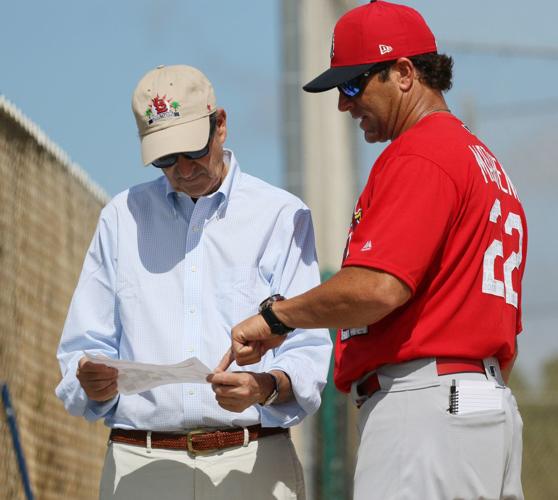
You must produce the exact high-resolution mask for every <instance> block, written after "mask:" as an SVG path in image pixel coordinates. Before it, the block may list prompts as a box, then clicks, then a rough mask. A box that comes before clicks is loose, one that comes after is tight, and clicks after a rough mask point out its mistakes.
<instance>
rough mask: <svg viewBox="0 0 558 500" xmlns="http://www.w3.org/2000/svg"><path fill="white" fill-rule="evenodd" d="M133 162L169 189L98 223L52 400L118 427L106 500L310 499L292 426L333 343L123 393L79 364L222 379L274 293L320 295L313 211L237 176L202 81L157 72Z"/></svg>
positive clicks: (218, 112) (300, 336)
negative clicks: (175, 367) (243, 323)
mask: <svg viewBox="0 0 558 500" xmlns="http://www.w3.org/2000/svg"><path fill="white" fill-rule="evenodd" d="M133 110H134V113H135V117H136V121H137V125H138V130H139V135H140V138H141V146H142V156H143V161H144V163H145V164H146V165H149V164H152V165H153V166H154V167H156V168H159V169H161V171H162V173H163V175H162V176H161V177H159V178H158V179H156V180H155V181H152V182H148V183H145V184H142V185H139V186H134V187H132V188H131V189H129V190H127V191H125V192H123V193H121V194H119V195H117V196H116V197H115V198H114V199H113V200H112V201H111V202H110V203H109V204H108V205H107V206H106V207H105V208H104V209H103V211H102V213H101V216H100V219H99V224H98V227H97V231H96V233H95V235H94V237H93V241H92V243H91V246H90V248H89V251H88V253H87V256H86V258H85V263H84V265H83V271H82V274H81V277H80V280H79V283H78V286H77V289H76V291H75V294H74V297H73V300H72V303H71V306H70V310H69V313H68V318H67V321H66V324H65V327H64V332H63V334H62V339H61V342H60V347H59V350H58V357H59V360H60V365H61V369H62V375H63V379H62V381H61V382H60V385H59V386H58V388H57V391H56V392H57V395H58V396H59V397H60V399H62V400H63V401H64V404H65V406H66V408H67V409H68V411H69V412H70V413H71V414H72V415H79V416H84V417H85V418H87V419H88V420H96V419H99V418H104V420H105V423H106V425H108V426H109V427H111V429H112V431H111V434H110V443H109V447H108V451H107V456H106V460H105V466H104V470H103V476H102V480H101V498H103V499H113V498H118V499H124V498H126V499H135V500H136V499H149V500H153V499H158V500H163V499H173V500H174V499H178V498H184V499H211V500H216V499H227V500H230V499H242V500H245V499H247V498H262V499H263V498H277V499H292V498H299V499H300V498H304V483H303V478H302V473H301V467H300V464H299V461H298V459H297V457H296V454H295V451H294V448H293V446H292V443H291V441H290V437H289V432H288V428H289V427H291V426H293V425H295V424H297V423H299V422H300V421H301V420H302V419H303V418H304V417H305V416H307V415H309V414H311V413H314V412H315V411H316V410H317V408H318V406H319V404H320V392H321V390H322V388H323V386H324V384H325V382H326V375H327V369H328V364H329V356H330V351H331V342H330V339H329V334H328V332H327V331H326V330H323V329H322V330H312V331H307V330H304V329H298V330H296V331H294V332H292V334H291V335H289V338H288V339H287V340H286V341H285V343H284V344H282V346H281V347H280V348H278V349H276V350H275V351H274V352H269V353H267V354H266V355H265V357H263V358H262V360H261V361H260V362H258V363H257V364H254V365H253V366H250V367H246V368H244V369H242V370H240V369H239V368H236V369H235V370H236V371H235V372H234V373H233V372H227V373H221V374H219V378H218V380H214V381H213V384H212V386H210V385H209V384H207V383H204V384H170V385H163V386H159V387H156V388H154V389H152V390H149V391H145V392H141V393H139V394H133V395H124V394H120V393H119V390H118V372H117V370H116V369H114V368H110V367H108V366H106V365H103V364H102V363H98V362H92V361H91V360H88V359H87V358H86V357H85V356H84V352H86V353H87V354H103V355H105V356H108V357H110V358H115V359H122V360H131V361H139V362H147V363H157V364H170V363H177V362H179V361H182V360H183V359H185V358H189V357H193V356H196V357H197V358H198V359H200V360H201V361H202V362H203V363H205V364H206V365H207V366H209V367H215V366H216V365H217V363H218V361H219V360H220V359H221V357H222V356H223V353H224V352H225V351H226V350H227V348H228V345H229V344H230V332H231V328H232V326H233V325H234V324H235V323H237V322H238V321H240V320H241V319H242V318H245V317H246V316H247V315H249V314H253V313H255V312H256V311H257V310H258V304H259V303H260V302H261V301H262V299H264V298H265V297H266V296H268V295H279V294H283V295H289V296H292V295H296V294H299V293H302V292H304V291H305V290H307V289H309V288H311V287H312V286H315V285H316V284H318V283H319V272H318V266H317V262H316V254H315V247H314V235H313V229H312V222H311V217H310V212H309V210H308V208H307V207H306V206H305V205H304V204H303V203H302V202H301V201H300V200H298V199H297V198H295V197H294V196H292V195H290V194H289V193H286V192H285V191H282V190H280V189H277V188H275V187H272V186H270V185H269V184H266V183H265V182H263V181H261V180H258V179H256V178H254V177H252V176H250V175H247V174H244V173H242V172H241V171H240V168H239V165H238V163H237V160H236V158H235V156H234V155H233V153H232V151H230V150H227V149H224V143H225V139H226V136H227V115H226V113H225V111H224V110H223V109H221V108H217V107H216V102H215V96H214V92H213V88H212V85H211V83H210V82H209V81H208V79H207V78H206V77H205V76H204V75H203V74H202V73H201V72H200V71H198V70H197V69H195V68H192V67H189V66H169V67H164V66H161V67H158V68H157V69H154V70H152V71H150V72H149V73H147V74H146V75H145V76H144V77H143V78H142V79H141V81H140V82H139V84H138V86H137V88H136V90H135V92H134V96H133Z"/></svg>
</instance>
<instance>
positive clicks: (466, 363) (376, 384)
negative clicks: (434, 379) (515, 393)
mask: <svg viewBox="0 0 558 500" xmlns="http://www.w3.org/2000/svg"><path fill="white" fill-rule="evenodd" d="M436 370H437V372H438V375H450V374H452V373H465V372H473V373H484V363H483V362H482V360H480V359H466V358H436ZM380 389H381V387H380V379H379V378H378V374H377V373H376V372H374V373H372V374H371V375H370V376H369V377H368V378H367V379H366V380H364V381H363V382H361V383H360V384H358V385H357V389H356V390H357V394H358V395H359V396H360V397H362V398H363V400H362V401H361V402H360V404H357V407H359V408H360V406H361V405H362V403H363V402H364V400H365V399H366V398H369V397H370V396H372V394H374V393H375V392H378V391H379V390H380Z"/></svg>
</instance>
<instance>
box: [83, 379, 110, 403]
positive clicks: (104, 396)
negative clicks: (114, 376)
mask: <svg viewBox="0 0 558 500" xmlns="http://www.w3.org/2000/svg"><path fill="white" fill-rule="evenodd" d="M85 392H86V394H87V396H88V397H89V398H90V399H92V400H94V401H108V400H109V399H112V398H113V397H114V396H116V395H117V394H118V386H117V384H116V382H112V383H111V384H109V385H108V386H107V387H105V388H104V389H103V390H99V391H89V392H88V391H85Z"/></svg>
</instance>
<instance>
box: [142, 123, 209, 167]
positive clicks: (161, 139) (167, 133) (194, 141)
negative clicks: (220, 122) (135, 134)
mask: <svg viewBox="0 0 558 500" xmlns="http://www.w3.org/2000/svg"><path fill="white" fill-rule="evenodd" d="M208 139H209V116H204V117H203V118H200V119H199V120H195V121H191V122H187V123H181V124H179V125H174V126H173V127H167V128H164V129H162V130H157V131H155V132H152V133H150V134H147V135H145V136H143V137H142V138H141V157H142V160H143V163H144V165H149V164H150V163H152V162H153V161H154V160H156V159H157V158H161V157H162V156H166V155H170V154H173V153H180V152H182V151H199V150H200V149H203V148H204V147H205V146H206V145H207V141H208Z"/></svg>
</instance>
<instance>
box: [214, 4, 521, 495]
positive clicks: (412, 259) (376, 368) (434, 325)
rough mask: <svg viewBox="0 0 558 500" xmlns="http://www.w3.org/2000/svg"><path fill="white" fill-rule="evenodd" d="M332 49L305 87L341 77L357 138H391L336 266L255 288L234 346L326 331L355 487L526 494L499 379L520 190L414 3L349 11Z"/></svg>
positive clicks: (517, 310)
mask: <svg viewBox="0 0 558 500" xmlns="http://www.w3.org/2000/svg"><path fill="white" fill-rule="evenodd" d="M331 57H332V59H331V67H330V69H329V70H327V71H325V72H324V73H323V74H321V75H320V76H318V77H317V78H316V79H314V80H313V81H311V82H310V83H308V84H307V85H306V86H305V87H304V89H305V90H306V91H308V92H322V91H326V90H330V89H334V88H337V89H338V90H339V104H338V107H339V110H340V111H347V112H349V113H350V114H351V116H352V118H354V119H355V120H359V122H360V127H361V128H362V130H363V131H364V136H365V139H366V141H367V142H370V143H374V142H385V141H391V144H389V146H387V147H386V149H385V150H384V152H383V153H382V155H381V156H380V157H379V158H378V160H377V161H376V163H375V164H374V166H373V168H372V171H371V173H370V177H369V179H368V183H367V185H366V187H365V189H364V191H363V192H362V194H361V196H360V198H359V200H358V203H357V205H356V208H355V212H354V216H353V220H352V224H351V228H350V231H349V237H348V240H347V245H346V249H345V253H344V257H343V265H342V269H341V271H339V272H338V273H337V274H336V275H334V276H333V277H332V278H331V279H330V280H329V281H327V282H326V283H324V284H322V285H321V286H318V287H316V288H314V289H312V290H310V291H308V292H307V293H305V294H302V295H299V296H296V297H292V298H289V299H287V300H282V298H281V297H273V298H270V299H268V300H266V301H265V302H264V303H263V305H262V307H261V313H260V314H259V315H256V316H253V317H251V318H248V319H247V320H245V321H243V322H242V323H240V324H238V325H237V326H236V327H235V328H234V329H233V330H232V351H231V355H230V358H233V357H234V358H235V359H236V361H237V363H238V364H245V363H252V362H254V361H256V360H257V359H259V356H260V355H261V353H262V352H263V351H265V350H266V349H268V348H270V347H273V346H275V345H277V344H278V343H280V342H281V340H282V339H283V338H284V334H285V333H288V331H289V330H290V329H292V328H294V327H304V328H317V327H324V326H327V327H337V328H339V329H340V330H339V332H338V336H337V343H336V352H335V383H336V385H337V387H338V388H339V389H340V390H341V391H345V392H350V393H351V395H352V397H353V400H354V401H355V403H356V404H357V406H359V408H360V423H359V431H360V434H361V439H360V445H359V451H358V460H357V466H356V473H355V488H354V495H355V499H359V500H361V499H376V498H377V499H390V500H393V499H403V498H405V499H407V498H413V499H415V498H416V499H429V500H431V499H444V500H445V499H450V498H452V499H453V498H464V499H476V498H506V499H512V498H514V499H515V498H523V493H522V487H521V479H520V473H521V451H522V450H521V448H522V442H521V429H522V422H521V417H520V415H519V412H518V410H517V405H516V403H515V400H514V398H513V396H512V394H511V392H510V390H509V389H508V388H507V387H506V382H507V380H508V378H509V374H510V371H511V369H512V366H513V362H514V359H515V357H516V355H517V343H516V335H517V334H518V333H519V332H520V331H521V329H522V326H521V280H522V277H523V272H524V268H525V257H526V249H527V226H526V221H525V215H524V212H523V208H522V206H521V203H520V201H519V199H518V196H517V192H516V190H515V188H514V186H513V184H512V183H511V181H510V179H509V177H508V176H507V174H506V173H505V171H504V169H503V168H502V166H501V165H500V164H499V162H498V160H497V159H496V158H495V157H494V155H493V154H492V153H491V152H490V150H489V149H488V148H487V147H486V146H485V145H484V144H483V143H482V142H481V141H480V140H479V139H478V138H477V137H476V136H475V135H473V134H472V133H471V132H470V131H469V130H468V129H467V128H466V127H465V126H464V125H463V123H461V121H460V120H459V119H457V118H456V117H455V116H453V115H452V114H451V113H450V110H449V109H448V107H447V105H446V102H445V100H444V98H443V96H442V93H443V92H444V91H446V90H448V89H449V88H450V87H451V78H452V60H451V58H449V57H447V56H445V55H441V54H438V53H437V48H436V42H435V38H434V36H433V34H432V32H431V31H430V29H429V28H428V26H427V25H426V23H425V21H424V20H423V18H422V17H421V16H420V14H419V13H418V12H416V11H415V10H413V9H411V8H409V7H405V6H401V5H396V4H391V3H388V2H383V1H375V2H371V3H369V4H367V5H363V6H360V7H357V8H355V9H353V10H351V11H349V12H347V13H346V14H345V15H344V16H343V17H341V18H340V20H339V21H338V22H337V24H336V26H335V31H334V38H333V41H332V48H331ZM277 334H279V335H277ZM281 334H283V336H281ZM230 358H229V359H224V360H223V362H222V368H225V366H226V365H227V363H228V362H229V360H230Z"/></svg>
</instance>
